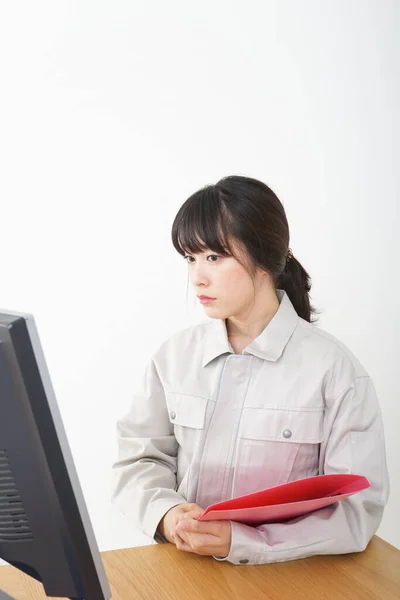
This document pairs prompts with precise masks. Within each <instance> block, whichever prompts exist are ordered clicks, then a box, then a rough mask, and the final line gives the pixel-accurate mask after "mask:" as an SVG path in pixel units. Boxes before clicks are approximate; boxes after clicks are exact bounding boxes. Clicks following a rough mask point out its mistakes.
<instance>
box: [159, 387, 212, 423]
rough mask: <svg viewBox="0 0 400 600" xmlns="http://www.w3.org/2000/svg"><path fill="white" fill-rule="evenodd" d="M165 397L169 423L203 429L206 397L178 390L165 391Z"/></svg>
mask: <svg viewBox="0 0 400 600" xmlns="http://www.w3.org/2000/svg"><path fill="white" fill-rule="evenodd" d="M165 397H166V402H167V407H168V416H169V420H170V421H171V423H173V424H174V425H183V426H184V427H193V428H194V429H204V423H205V418H206V409H207V403H208V399H207V398H203V397H202V396H192V395H190V394H180V393H178V392H166V393H165Z"/></svg>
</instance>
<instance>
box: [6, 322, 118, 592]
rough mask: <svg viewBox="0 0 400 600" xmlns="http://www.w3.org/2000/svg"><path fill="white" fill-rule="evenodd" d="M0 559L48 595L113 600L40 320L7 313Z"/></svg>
mask: <svg viewBox="0 0 400 600" xmlns="http://www.w3.org/2000/svg"><path fill="white" fill-rule="evenodd" d="M0 558H2V559H4V560H5V561H6V562H8V563H9V564H11V565H13V566H14V567H17V568H18V569H20V570H21V571H24V572H25V573H27V574H28V575H30V576H32V577H34V578H35V579H36V580H38V581H40V582H41V583H42V584H43V587H44V591H45V593H46V594H47V595H48V596H62V597H66V598H74V599H78V598H79V599H85V600H109V598H111V591H110V587H109V584H108V581H107V577H106V574H105V571H104V567H103V563H102V560H101V556H100V552H99V549H98V546H97V543H96V539H95V536H94V532H93V529H92V525H91V522H90V519H89V514H88V511H87V508H86V504H85V500H84V497H83V493H82V490H81V487H80V484H79V480H78V476H77V473H76V470H75V466H74V462H73V459H72V454H71V451H70V448H69V444H68V440H67V437H66V434H65V430H64V426H63V423H62V420H61V415H60V412H59V408H58V405H57V401H56V398H55V395H54V391H53V387H52V384H51V381H50V376H49V373H48V370H47V366H46V361H45V358H44V354H43V351H42V346H41V343H40V340H39V336H38V332H37V328H36V324H35V321H34V318H33V316H32V315H31V314H25V313H17V312H10V311H5V310H0ZM1 568H2V567H0V578H1ZM0 588H1V579H0ZM3 597H4V598H9V596H7V595H6V594H4V592H3ZM1 598H2V595H1V591H0V599H1Z"/></svg>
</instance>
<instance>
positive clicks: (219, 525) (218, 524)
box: [179, 519, 223, 536]
mask: <svg viewBox="0 0 400 600" xmlns="http://www.w3.org/2000/svg"><path fill="white" fill-rule="evenodd" d="M179 525H180V527H181V530H182V531H187V532H189V533H203V534H210V535H214V536H220V535H221V533H222V531H223V521H197V520H196V519H187V520H186V519H185V520H183V521H180V523H179Z"/></svg>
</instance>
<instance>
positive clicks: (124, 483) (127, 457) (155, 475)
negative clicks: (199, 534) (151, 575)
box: [111, 359, 186, 541]
mask: <svg viewBox="0 0 400 600" xmlns="http://www.w3.org/2000/svg"><path fill="white" fill-rule="evenodd" d="M117 443H118V460H117V461H116V462H115V463H114V464H113V466H112V471H113V473H112V474H113V490H112V497H111V500H112V502H113V504H115V506H117V508H118V509H119V510H120V511H121V512H122V513H123V514H125V515H127V516H128V517H129V518H130V519H131V520H132V523H133V524H134V525H135V526H136V527H138V528H139V529H140V530H141V531H142V532H143V533H145V534H147V535H148V536H150V537H151V538H153V537H154V538H155V539H156V541H166V540H165V538H163V537H162V536H161V535H160V534H159V533H158V532H157V527H158V524H159V522H160V520H161V519H162V517H163V516H164V514H165V513H166V512H167V511H168V510H169V509H170V508H172V507H173V506H176V505H177V504H181V503H185V502H186V500H185V498H183V497H182V496H181V495H180V494H178V493H177V492H176V488H177V480H176V472H177V450H178V442H177V440H176V438H175V436H174V431H173V425H172V424H171V422H170V420H169V417H168V410H167V405H166V401H165V394H164V389H163V386H162V383H161V381H160V378H159V375H158V372H157V369H156V365H155V364H154V361H153V359H151V360H150V361H149V363H148V365H147V367H146V370H145V373H144V375H143V377H142V381H141V386H140V390H139V392H138V393H137V394H135V395H134V396H133V400H132V403H131V406H130V409H129V411H128V413H127V414H126V415H125V416H124V417H123V418H121V419H120V420H119V421H118V422H117Z"/></svg>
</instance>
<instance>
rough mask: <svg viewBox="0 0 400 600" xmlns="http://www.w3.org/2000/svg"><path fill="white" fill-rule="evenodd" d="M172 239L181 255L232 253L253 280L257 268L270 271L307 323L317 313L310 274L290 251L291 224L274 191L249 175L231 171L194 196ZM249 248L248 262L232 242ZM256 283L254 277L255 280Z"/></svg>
mask: <svg viewBox="0 0 400 600" xmlns="http://www.w3.org/2000/svg"><path fill="white" fill-rule="evenodd" d="M171 236H172V243H173V245H174V247H175V249H176V250H177V252H179V254H181V255H185V254H186V253H192V254H195V253H197V252H202V251H204V250H205V249H210V250H212V251H213V252H217V253H218V254H220V255H222V256H234V257H235V258H236V259H237V260H238V261H239V262H240V263H241V264H242V265H243V266H244V267H245V268H246V270H247V271H248V272H249V274H250V276H251V277H252V278H253V275H254V273H255V270H256V267H260V268H261V269H263V270H265V271H268V272H269V274H270V275H271V277H272V278H273V281H274V284H275V287H276V288H279V289H283V290H285V291H286V293H287V295H288V296H289V298H290V301H291V302H292V304H293V306H294V308H295V310H296V312H297V314H298V315H299V316H300V317H302V318H303V319H305V320H306V321H309V322H311V321H315V320H316V319H311V316H312V314H313V313H317V312H318V311H317V310H316V309H315V308H313V307H312V306H311V304H310V296H309V291H310V289H311V278H310V276H309V274H308V273H307V271H306V270H305V269H304V267H303V266H302V265H301V264H300V262H299V261H298V260H297V259H296V258H295V257H294V256H293V254H292V253H291V251H290V249H289V225H288V221H287V218H286V214H285V210H284V208H283V206H282V204H281V202H280V200H279V199H278V197H277V196H276V195H275V193H274V192H273V191H272V190H271V189H270V188H269V187H268V186H267V185H266V184H265V183H263V182H261V181H259V180H257V179H253V178H251V177H244V176H240V175H231V176H228V177H224V178H222V179H220V180H219V181H218V183H216V184H214V185H206V186H204V187H203V188H201V189H200V190H198V191H197V192H195V193H194V194H192V195H191V196H190V197H189V198H188V199H187V200H186V202H184V204H183V205H182V206H181V208H180V209H179V211H178V213H177V215H176V217H175V219H174V222H173V225H172V232H171ZM235 240H236V241H239V244H240V245H241V246H242V247H244V248H245V250H246V254H247V257H248V258H249V259H250V263H248V262H247V261H246V262H245V263H244V262H243V260H242V258H241V256H238V255H237V254H235V249H234V248H233V247H232V244H231V243H230V242H231V241H235ZM253 281H254V280H253Z"/></svg>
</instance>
